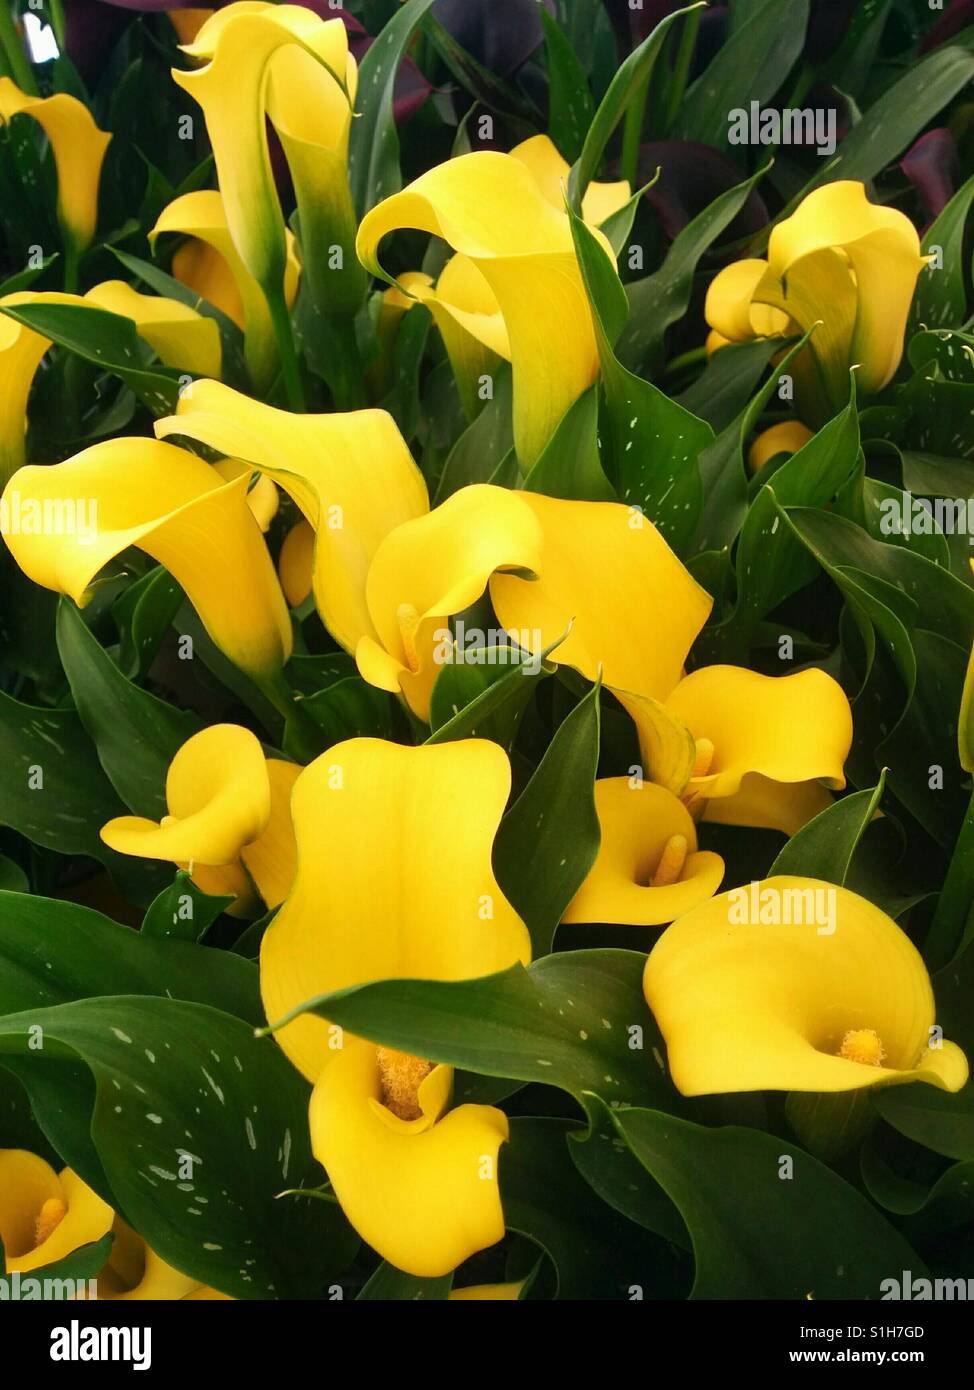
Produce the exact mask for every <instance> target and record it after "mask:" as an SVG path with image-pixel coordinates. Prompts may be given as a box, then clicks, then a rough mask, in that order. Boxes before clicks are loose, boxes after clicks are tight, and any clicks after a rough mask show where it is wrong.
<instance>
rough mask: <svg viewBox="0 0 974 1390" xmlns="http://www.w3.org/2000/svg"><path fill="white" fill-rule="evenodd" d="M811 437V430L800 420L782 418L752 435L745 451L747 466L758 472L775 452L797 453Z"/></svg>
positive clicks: (753, 471)
mask: <svg viewBox="0 0 974 1390" xmlns="http://www.w3.org/2000/svg"><path fill="white" fill-rule="evenodd" d="M812 438H814V436H813V434H812V431H811V430H810V429H809V428H808V426H807V425H803V424H802V422H801V421H800V420H782V421H781V423H780V424H778V425H771V426H770V427H769V428H768V429H766V430H762V431H761V433H760V434H757V435H755V436H754V439H753V440H752V441H751V447H750V448H749V449H748V451H747V466H748V468H749V469H750V470H751V472H752V473H759V472H760V471H761V469H762V468H763V467H764V465H765V464H766V463H770V462H771V460H772V459H773V458H774V457H775V455H776V454H797V452H798V450H799V449H802V448H804V446H805V445H806V444H807V443H808V441H809V440H810V439H812Z"/></svg>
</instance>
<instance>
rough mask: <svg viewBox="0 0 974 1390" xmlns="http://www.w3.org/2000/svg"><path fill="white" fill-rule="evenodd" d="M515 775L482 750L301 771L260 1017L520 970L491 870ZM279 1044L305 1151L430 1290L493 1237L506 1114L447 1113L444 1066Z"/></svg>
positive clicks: (375, 749) (369, 744)
mask: <svg viewBox="0 0 974 1390" xmlns="http://www.w3.org/2000/svg"><path fill="white" fill-rule="evenodd" d="M510 776H511V774H510V765H509V763H508V761H507V756H506V754H505V753H504V752H503V751H502V750H501V749H500V748H499V747H498V746H497V745H496V744H492V743H488V742H486V741H484V740H476V739H468V740H462V741H458V742H456V743H446V744H442V745H433V746H421V747H416V748H408V747H402V746H400V745H398V744H393V743H385V742H383V741H382V740H379V739H365V738H360V739H352V740H350V741H349V742H347V743H341V744H338V745H336V746H335V747H333V748H331V749H329V750H328V752H327V753H326V754H324V755H322V756H321V757H319V758H317V759H316V760H315V761H314V762H313V763H311V765H310V766H309V767H308V768H306V769H305V771H304V772H303V773H302V774H301V776H300V777H299V778H298V780H297V782H296V783H295V786H294V793H293V797H292V815H293V819H294V828H295V834H296V836H297V842H298V872H297V877H296V879H295V882H294V886H293V888H292V890H291V893H290V895H289V896H288V898H287V901H286V902H285V903H284V906H283V907H282V908H281V910H280V912H279V913H278V915H277V916H276V917H275V919H274V921H273V922H272V923H271V925H270V927H269V928H268V930H267V932H266V934H265V936H264V939H263V942H262V944H261V956H260V975H261V993H262V996H263V1000H264V1007H265V1010H266V1013H267V1016H268V1018H269V1019H271V1020H276V1019H279V1018H281V1017H283V1016H284V1015H285V1014H286V1013H287V1012H288V1011H290V1010H291V1009H293V1008H296V1007H297V1006H298V1005H299V1004H301V1003H303V1002H304V1001H305V1000H307V999H310V998H313V997H314V996H315V995H318V994H323V993H328V992H330V991H332V990H336V989H342V988H345V987H348V986H352V985H356V984H363V983H367V982H369V981H372V980H383V979H409V978H421V979H435V980H463V979H470V978H475V977H477V976H481V975H487V974H492V973H494V972H495V971H498V970H503V969H505V968H506V967H508V966H510V965H512V964H514V963H515V962H516V961H522V962H527V961H528V960H529V959H530V940H529V937H528V933H527V929H526V928H525V926H524V924H523V922H522V921H521V920H520V918H519V917H518V916H517V914H516V913H515V912H514V910H513V908H512V907H511V906H510V904H509V903H508V902H507V900H506V899H505V898H504V896H503V894H502V893H501V890H500V888H499V886H498V884H497V881H496V879H495V878H494V872H493V868H492V866H491V846H492V843H493V838H494V834H495V832H496V830H497V826H498V825H499V823H500V819H501V815H502V814H503V811H504V807H505V805H506V802H507V798H508V794H509V792H510ZM471 787H476V788H477V795H476V796H475V797H473V796H471V795H470V788H471ZM275 1036H276V1037H277V1039H278V1041H279V1042H280V1044H281V1046H282V1047H283V1049H284V1051H285V1052H286V1053H287V1055H288V1057H290V1059H291V1061H292V1062H294V1064H295V1065H296V1066H297V1067H299V1068H300V1070H301V1071H302V1072H303V1073H304V1075H305V1076H307V1077H308V1078H309V1080H311V1081H313V1082H315V1089H314V1093H313V1096H312V1101H311V1109H310V1123H311V1136H312V1145H313V1148H314V1152H315V1154H316V1156H317V1157H318V1159H319V1160H320V1161H321V1163H322V1164H323V1165H324V1167H325V1169H326V1171H327V1172H328V1175H329V1177H330V1179H331V1182H332V1186H333V1188H334V1191H335V1193H336V1195H337V1197H338V1199H339V1201H340V1202H341V1204H342V1207H343V1209H344V1211H345V1213H346V1215H347V1216H348V1217H349V1220H350V1221H351V1222H352V1224H353V1225H354V1226H355V1228H356V1229H357V1230H358V1231H359V1233H360V1234H361V1235H362V1236H363V1237H364V1238H365V1239H366V1240H367V1241H369V1243H370V1244H371V1245H372V1246H374V1248H375V1249H377V1250H378V1251H379V1253H380V1254H381V1255H383V1256H384V1258H386V1259H388V1260H390V1261H391V1262H392V1263H393V1264H395V1265H397V1266H398V1267H399V1268H401V1269H405V1270H406V1271H407V1272H409V1273H412V1274H416V1275H419V1276H424V1277H425V1276H430V1277H432V1276H436V1275H441V1274H445V1273H447V1272H448V1271H449V1270H451V1269H453V1268H455V1266H456V1265H457V1264H459V1263H460V1262H461V1261H462V1260H463V1259H465V1258H466V1257H467V1256H468V1255H471V1254H473V1253H474V1252H475V1251H477V1250H480V1249H483V1248H484V1247H486V1246H488V1245H492V1244H494V1243H495V1242H496V1241H498V1240H500V1239H501V1237H502V1236H503V1234H504V1220H503V1213H502V1211H501V1206H500V1199H499V1195H498V1190H497V1151H498V1148H499V1146H500V1144H501V1143H502V1142H503V1141H504V1139H506V1137H507V1120H506V1117H505V1116H504V1115H503V1114H502V1112H500V1111H499V1110H496V1109H494V1108H493V1107H491V1106H483V1105H462V1106H459V1107H458V1108H457V1109H455V1110H448V1109H447V1106H448V1103H449V1096H450V1086H451V1077H452V1069H451V1068H450V1067H446V1066H434V1065H433V1064H432V1063H430V1062H427V1061H426V1060H424V1059H423V1058H421V1057H413V1056H410V1055H408V1054H405V1053H400V1052H396V1051H395V1050H394V1049H390V1048H379V1047H376V1046H375V1045H374V1044H372V1043H367V1042H364V1041H363V1040H361V1039H357V1038H354V1037H352V1036H351V1035H349V1034H347V1033H346V1034H342V1033H341V1031H340V1030H335V1029H333V1028H332V1027H331V1026H330V1025H329V1024H328V1023H326V1022H325V1021H324V1020H323V1019H320V1018H317V1017H315V1016H311V1015H301V1016H300V1017H298V1018H296V1019H294V1020H293V1021H292V1022H290V1023H288V1024H287V1025H286V1026H285V1027H284V1028H282V1029H281V1030H279V1031H278V1032H277V1033H276V1035H275Z"/></svg>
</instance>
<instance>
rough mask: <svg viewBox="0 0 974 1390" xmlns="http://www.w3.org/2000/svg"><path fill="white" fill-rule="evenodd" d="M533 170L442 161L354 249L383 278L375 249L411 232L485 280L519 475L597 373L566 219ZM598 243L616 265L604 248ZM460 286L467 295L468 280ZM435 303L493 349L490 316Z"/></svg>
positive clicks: (381, 214)
mask: <svg viewBox="0 0 974 1390" xmlns="http://www.w3.org/2000/svg"><path fill="white" fill-rule="evenodd" d="M531 165H532V161H530V160H528V161H525V160H523V159H521V158H518V157H517V156H516V154H499V153H495V152H493V151H487V150H484V151H480V152H478V153H475V154H467V155H461V156H459V157H458V158H456V159H450V160H447V161H446V163H444V164H440V165H438V166H437V167H435V168H433V169H430V170H429V171H428V172H427V173H425V174H422V175H421V176H420V177H419V178H418V179H416V180H415V181H414V182H413V183H411V184H410V185H409V186H408V187H407V188H405V189H403V190H402V192H401V193H395V194H393V196H392V197H391V198H387V199H386V200H385V201H384V202H382V203H379V204H378V206H377V207H374V208H373V209H372V210H371V211H370V212H369V213H367V214H366V216H365V218H364V219H363V221H362V225H361V227H360V228H359V234H358V241H357V250H358V255H359V259H360V260H361V261H362V264H363V265H364V266H365V267H366V269H368V270H370V271H371V272H372V273H373V274H375V275H378V276H380V277H381V278H383V279H388V278H389V277H388V276H386V274H385V272H384V271H383V270H382V267H381V265H380V263H379V260H378V248H379V243H380V242H381V241H382V238H383V237H384V236H386V235H388V234H389V233H390V232H394V231H397V230H398V229H400V228H403V227H414V228H416V229H417V230H419V231H423V232H429V233H430V234H431V235H433V236H438V237H442V238H443V240H444V241H446V242H447V244H448V245H449V246H451V247H452V248H453V250H454V251H455V252H457V253H458V254H460V255H461V256H463V257H465V258H466V259H467V260H468V261H469V262H470V263H472V266H473V267H474V269H475V270H476V271H478V272H479V274H480V275H481V276H482V277H483V279H484V281H486V284H487V286H488V287H489V289H490V292H491V294H492V295H493V299H494V300H495V301H496V304H497V309H498V312H499V314H500V317H501V318H502V320H503V324H504V328H505V329H506V337H507V342H508V345H509V355H510V359H511V363H512V367H513V372H514V439H515V444H516V447H517V453H518V458H519V460H520V463H521V467H522V468H523V469H524V470H527V469H529V468H530V467H531V465H532V464H533V463H534V462H535V460H536V459H537V457H538V455H539V454H540V453H541V450H542V449H543V448H544V445H545V444H546V443H547V441H548V439H549V438H550V436H551V434H552V432H553V431H554V429H555V426H556V425H557V424H558V422H559V420H560V419H561V418H562V416H563V415H564V413H565V411H566V410H567V409H568V407H569V406H570V405H571V404H572V402H573V401H574V400H576V399H577V397H578V396H580V395H581V393H582V392H583V391H584V390H585V389H586V387H588V386H589V385H591V383H592V382H593V381H594V379H595V375H596V372H597V370H598V350H597V347H596V342H595V330H594V327H593V324H592V315H591V310H590V308H589V303H588V297H587V295H586V291H585V286H584V284H583V282H582V277H581V272H580V270H579V266H578V261H577V259H576V256H575V249H574V243H573V241H572V232H571V226H570V224H569V220H568V216H567V214H566V212H565V210H564V207H563V206H562V205H553V204H552V202H551V201H549V197H548V196H547V194H548V191H550V182H549V181H545V184H544V187H542V186H541V185H539V182H538V179H537V178H536V176H535V173H534V172H533V171H532V167H531ZM623 201H625V200H624V199H623ZM596 235H597V236H598V237H599V238H600V240H601V242H602V244H603V247H604V249H605V251H606V254H607V256H608V257H609V258H610V260H611V261H612V264H613V266H614V264H615V258H614V256H613V254H612V251H611V248H610V247H609V243H608V241H607V240H606V239H605V237H604V236H602V234H601V233H600V232H596ZM463 278H464V285H465V286H469V279H470V277H469V275H468V274H466V273H464V277H463ZM436 298H437V302H438V303H439V304H441V305H443V306H444V307H445V308H447V309H448V310H449V311H450V312H451V313H452V314H453V316H454V318H456V319H457V321H458V322H459V323H460V324H461V326H462V327H464V328H466V329H467V331H469V332H470V333H472V334H473V336H474V337H479V340H480V341H481V342H484V343H485V345H486V346H488V347H490V348H491V349H492V350H494V351H498V350H499V349H500V347H501V340H500V338H499V335H498V327H497V323H496V315H492V314H489V313H485V312H483V308H478V309H476V310H475V311H474V312H471V311H470V310H469V309H467V308H465V307H463V306H461V305H456V306H454V305H452V304H451V302H450V301H449V300H448V299H447V297H446V293H445V292H444V293H442V294H440V293H438V294H437V296H436ZM485 329H486V330H487V331H486V332H485V331H484V330H485Z"/></svg>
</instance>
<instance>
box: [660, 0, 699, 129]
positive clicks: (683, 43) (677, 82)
mask: <svg viewBox="0 0 974 1390" xmlns="http://www.w3.org/2000/svg"><path fill="white" fill-rule="evenodd" d="M702 13H703V11H702V10H693V11H692V12H691V13H690V14H688V15H687V17H686V19H684V21H683V31H682V33H681V34H680V47H679V48H678V49H677V54H676V62H675V63H674V65H673V74H672V78H671V81H670V90H669V96H668V98H667V102H666V130H667V131H669V130H670V129H671V127H672V125H673V122H674V121H675V120H676V118H677V114H678V113H679V110H680V106H681V105H682V102H683V96H684V93H685V92H686V89H687V81H688V79H689V76H690V64H691V63H692V62H693V53H694V49H695V48H696V46H697V34H698V32H699V29H700V16H701V14H702Z"/></svg>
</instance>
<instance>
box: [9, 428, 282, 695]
mask: <svg viewBox="0 0 974 1390" xmlns="http://www.w3.org/2000/svg"><path fill="white" fill-rule="evenodd" d="M247 482H248V478H247V474H246V473H244V474H242V475H241V476H240V477H238V478H236V479H234V480H233V481H232V482H229V483H225V482H224V481H223V480H222V479H221V477H220V476H219V474H218V473H217V472H216V471H215V470H214V469H213V468H212V467H211V466H210V465H209V464H208V463H205V462H204V461H203V460H202V459H201V458H198V457H197V456H196V455H194V454H190V453H187V452H186V451H185V450H184V449H177V448H175V447H174V446H173V445H171V444H164V443H161V442H160V441H159V440H155V439H109V440H105V441H104V442H103V443H100V444H94V445H92V446H91V448H89V449H84V450H82V452H81V453H80V454H75V455H74V457H73V458H70V459H66V460H65V461H64V462H63V463H58V464H54V465H51V466H50V467H46V468H43V467H26V468H21V469H20V470H19V471H18V472H17V473H15V474H14V476H13V477H12V478H11V480H10V482H9V483H8V484H7V488H6V489H5V492H4V498H5V499H6V500H7V502H8V505H10V499H11V496H12V495H15V496H16V505H17V507H18V509H19V511H20V512H21V513H22V514H25V513H26V512H27V511H30V512H32V513H36V514H37V515H38V516H40V517H41V518H43V516H44V512H45V508H47V510H48V511H49V512H50V510H51V509H52V508H53V509H55V510H56V511H58V514H60V511H59V510H58V509H61V508H63V507H64V504H65V499H78V498H84V499H85V500H86V503H87V505H88V506H89V507H91V506H92V504H94V506H95V507H96V508H97V521H96V522H95V523H94V525H93V527H92V528H91V531H92V532H93V534H91V533H89V532H88V531H86V532H85V533H84V534H82V533H81V531H80V530H74V531H71V532H69V533H67V534H66V533H65V528H64V527H63V526H57V527H53V526H47V527H45V526H43V525H41V526H40V527H39V528H38V529H36V530H35V529H33V528H30V529H21V530H19V531H14V532H11V533H10V534H8V535H7V537H6V540H7V544H8V546H9V548H10V550H11V552H12V554H13V557H14V559H15V560H16V561H17V564H18V565H19V566H20V568H21V569H22V570H23V571H24V573H25V574H26V575H27V576H28V578H30V579H32V580H33V581H34V583H35V584H40V585H42V586H43V587H44V588H46V589H53V590H54V591H55V592H56V593H62V594H69V595H70V596H71V598H73V599H74V601H75V602H76V603H77V604H79V605H81V606H83V605H84V604H85V603H86V602H87V600H88V598H89V597H90V591H89V586H90V584H91V582H92V580H93V579H94V578H95V576H96V575H97V574H98V572H99V571H100V570H101V569H102V568H103V567H104V566H105V565H106V564H107V563H108V562H109V560H113V559H114V558H115V557H116V556H117V555H120V554H121V553H122V551H124V550H126V549H127V548H128V547H129V546H137V547H138V548H139V549H141V550H144V551H145V552H146V554H148V555H151V556H152V558H153V559H154V560H156V561H158V563H159V564H162V565H165V567H166V568H167V569H168V570H169V571H170V573H171V574H172V575H173V577H174V578H175V579H176V580H177V582H178V583H179V584H180V585H181V586H182V588H183V589H184V590H185V592H186V596H187V598H188V599H189V601H190V602H191V603H192V605H193V607H194V608H195V609H196V611H197V613H198V614H199V616H200V619H201V621H202V622H203V625H204V627H205V628H206V630H207V632H208V633H209V635H210V636H211V637H212V639H213V641H214V642H215V643H216V644H217V646H218V647H219V648H220V650H221V651H223V652H224V653H225V654H226V655H227V656H228V657H229V658H230V660H231V661H233V662H234V663H235V664H236V665H237V666H239V667H240V669H241V670H242V671H245V672H247V674H248V675H250V676H251V677H252V679H253V680H254V681H256V682H257V683H258V684H259V685H260V686H261V687H262V688H263V689H265V690H267V691H276V689H277V688H278V684H279V682H280V680H281V671H282V667H283V664H284V662H285V660H286V659H287V657H288V656H289V655H290V651H291V640H292V639H291V623H290V618H289V616H288V611H287V605H286V604H285V602H284V596H283V594H282V593H281V587H280V584H279V583H278V581H277V576H276V574H275V573H274V566H273V563H272V561H271V558H270V555H269V554H268V551H267V547H266V545H265V544H264V539H263V536H262V535H261V532H260V527H259V526H258V524H257V522H256V520H255V519H254V516H253V514H252V512H251V510H250V508H249V506H248V504H247Z"/></svg>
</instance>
